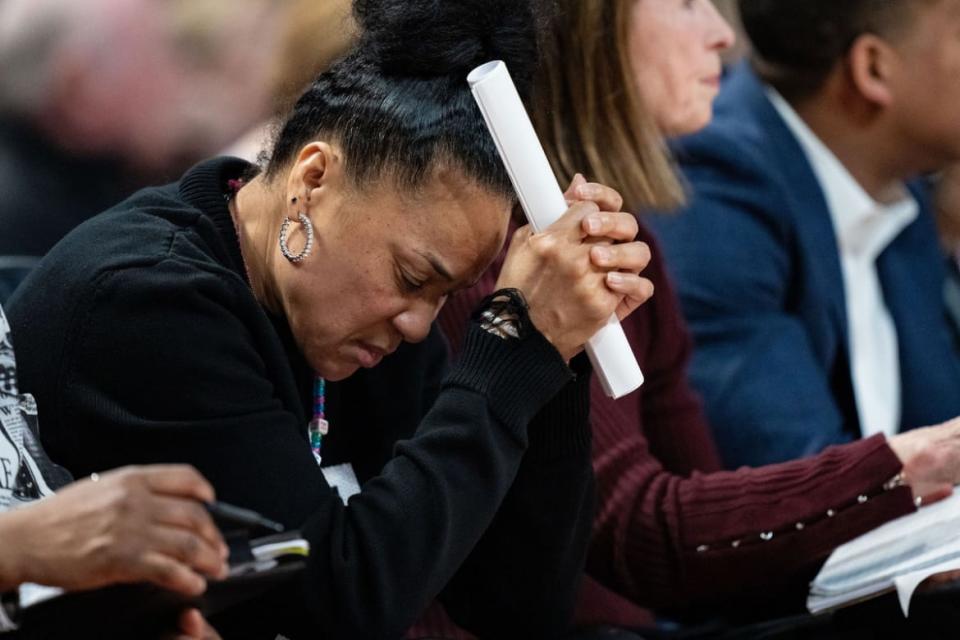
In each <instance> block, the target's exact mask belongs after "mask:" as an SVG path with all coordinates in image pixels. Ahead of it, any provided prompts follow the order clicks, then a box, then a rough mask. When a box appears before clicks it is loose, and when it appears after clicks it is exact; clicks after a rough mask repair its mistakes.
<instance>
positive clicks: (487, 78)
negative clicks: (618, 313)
mask: <svg viewBox="0 0 960 640" xmlns="http://www.w3.org/2000/svg"><path fill="white" fill-rule="evenodd" d="M467 82H468V83H469V84H470V89H471V90H472V91H473V97H474V98H475V99H476V101H477V104H479V105H480V111H481V112H482V113H483V119H484V121H485V122H486V123H487V128H488V129H489V130H490V134H491V135H492V136H493V139H494V141H495V142H496V144H497V149H498V150H499V152H500V157H501V158H502V159H503V164H504V165H505V166H506V168H507V173H508V174H510V180H511V182H513V188H514V189H515V190H516V192H517V197H518V198H520V204H521V205H522V206H523V210H524V212H526V214H527V219H528V220H529V221H530V224H531V225H532V226H533V229H534V231H537V232H540V231H543V230H544V229H546V228H547V227H549V226H550V225H551V224H553V223H554V222H556V221H557V220H558V219H559V218H560V217H561V216H562V215H563V214H564V213H565V212H566V210H567V201H566V199H565V198H564V197H563V191H562V190H561V189H560V185H559V184H557V178H556V176H554V175H553V170H552V169H551V168H550V161H549V160H547V154H546V153H544V151H543V145H541V144H540V139H539V138H538V137H537V133H536V131H535V130H534V128H533V124H532V123H531V122H530V116H529V115H528V114H527V110H526V109H525V108H524V106H523V101H522V100H520V95H519V94H518V93H517V88H516V86H515V85H514V84H513V79H511V77H510V72H509V71H508V70H507V65H506V64H504V63H503V62H501V61H494V62H488V63H487V64H485V65H483V66H480V67H477V68H476V69H474V70H473V71H472V72H471V73H470V75H469V76H467ZM587 354H588V355H589V356H590V360H591V361H592V362H593V367H594V370H596V372H597V375H598V376H599V377H600V383H601V385H602V386H603V390H604V391H605V392H606V393H607V395H608V396H610V397H611V398H620V397H622V396H625V395H627V394H628V393H630V392H631V391H634V390H635V389H637V388H638V387H639V386H640V385H641V384H643V373H641V372H640V365H638V364H637V359H636V357H634V355H633V350H632V349H631V348H630V343H629V342H627V336H626V335H625V334H624V333H623V328H622V327H621V326H620V323H619V322H618V321H617V318H616V317H611V318H610V321H609V322H608V323H607V325H606V326H605V327H604V328H603V329H601V330H600V331H599V332H598V333H597V334H596V335H595V336H593V338H591V339H590V341H589V342H588V343H587Z"/></svg>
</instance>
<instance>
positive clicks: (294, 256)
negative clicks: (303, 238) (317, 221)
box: [280, 213, 313, 264]
mask: <svg viewBox="0 0 960 640" xmlns="http://www.w3.org/2000/svg"><path fill="white" fill-rule="evenodd" d="M299 218H300V224H301V225H303V231H304V233H306V234H307V244H305V245H304V246H303V251H301V252H300V253H293V252H292V251H290V246H289V245H288V244H287V234H288V233H289V231H290V224H291V223H292V222H293V219H292V218H284V219H283V224H282V225H280V253H282V254H283V257H284V258H286V259H287V260H289V261H290V262H292V263H293V264H300V263H301V262H303V261H304V259H305V258H307V257H308V256H309V255H310V251H312V250H313V223H312V222H310V218H308V217H307V215H306V214H305V213H301V214H300V216H299Z"/></svg>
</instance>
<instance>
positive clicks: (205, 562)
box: [145, 526, 227, 578]
mask: <svg viewBox="0 0 960 640" xmlns="http://www.w3.org/2000/svg"><path fill="white" fill-rule="evenodd" d="M147 535H148V539H147V540H146V541H145V542H146V545H145V548H147V549H150V552H147V553H159V554H161V555H164V556H166V557H168V558H171V559H173V560H176V561H178V562H181V563H183V564H184V565H186V566H188V567H190V568H191V569H192V570H194V571H196V572H197V573H202V574H205V575H208V576H212V577H214V578H223V577H226V574H227V564H226V561H225V558H224V556H223V553H222V550H221V547H220V546H219V545H211V544H210V543H209V542H207V541H206V540H204V539H203V538H201V537H200V536H198V535H196V534H194V533H192V532H191V531H188V530H186V529H178V528H172V527H158V526H153V527H151V528H150V529H149V530H148V534H147Z"/></svg>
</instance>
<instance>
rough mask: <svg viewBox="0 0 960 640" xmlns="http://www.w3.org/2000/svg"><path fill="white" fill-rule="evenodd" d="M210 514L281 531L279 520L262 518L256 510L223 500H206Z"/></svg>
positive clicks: (231, 520) (242, 523) (240, 523)
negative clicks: (236, 505)
mask: <svg viewBox="0 0 960 640" xmlns="http://www.w3.org/2000/svg"><path fill="white" fill-rule="evenodd" d="M204 506H205V507H206V508H207V511H209V512H210V515H211V516H213V517H214V518H216V519H219V520H223V521H224V522H229V523H232V524H238V525H241V526H244V527H263V528H264V529H269V530H270V531H276V532H277V533H282V532H283V530H284V528H283V525H282V524H280V523H279V522H274V521H273V520H269V519H267V518H264V517H263V516H262V515H260V514H259V513H257V512H256V511H251V510H250V509H243V508H241V507H235V506H233V505H232V504H227V503H225V502H207V503H204Z"/></svg>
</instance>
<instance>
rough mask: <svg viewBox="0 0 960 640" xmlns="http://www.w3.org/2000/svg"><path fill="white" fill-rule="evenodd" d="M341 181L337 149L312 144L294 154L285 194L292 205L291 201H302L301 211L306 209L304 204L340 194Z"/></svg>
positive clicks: (340, 165) (342, 175) (315, 143)
mask: <svg viewBox="0 0 960 640" xmlns="http://www.w3.org/2000/svg"><path fill="white" fill-rule="evenodd" d="M344 179H345V173H344V165H343V155H342V154H341V152H340V150H339V149H338V148H337V147H335V146H334V145H332V144H330V143H328V142H323V141H316V142H311V143H310V144H308V145H307V146H305V147H304V148H303V149H301V150H300V153H299V154H297V158H296V160H295V161H294V164H293V170H292V171H291V172H290V177H289V178H288V181H287V194H288V197H289V198H290V200H291V202H292V201H293V198H297V201H298V202H299V201H300V200H301V199H302V200H303V203H302V207H301V208H306V206H307V203H317V202H318V201H319V200H320V199H323V198H325V197H328V196H329V195H331V194H332V193H335V192H339V191H340V190H341V189H342V188H343V182H344Z"/></svg>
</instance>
